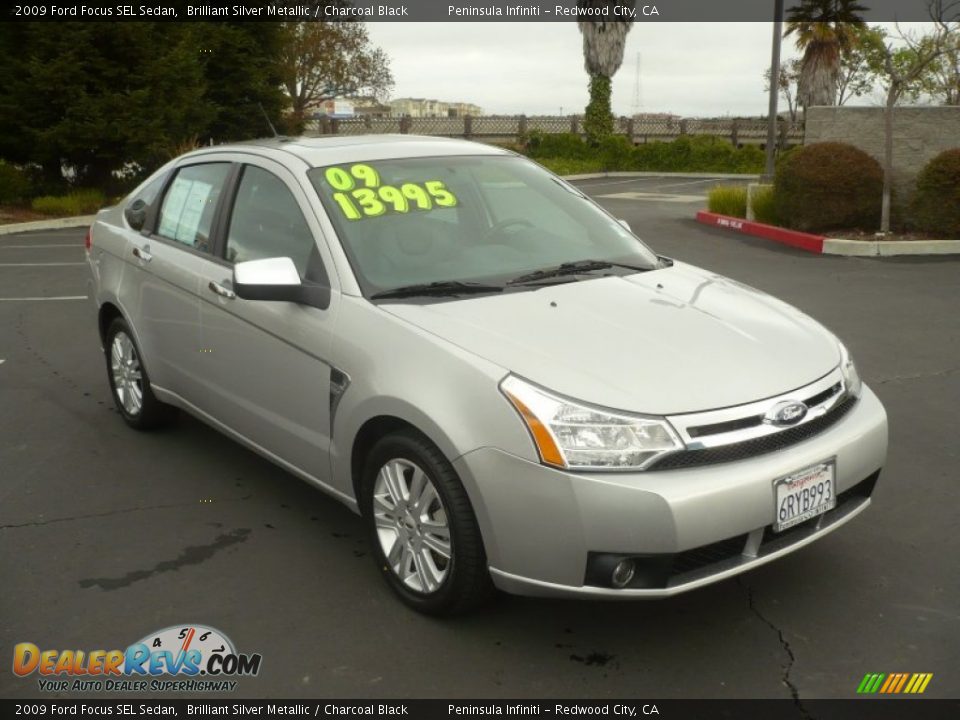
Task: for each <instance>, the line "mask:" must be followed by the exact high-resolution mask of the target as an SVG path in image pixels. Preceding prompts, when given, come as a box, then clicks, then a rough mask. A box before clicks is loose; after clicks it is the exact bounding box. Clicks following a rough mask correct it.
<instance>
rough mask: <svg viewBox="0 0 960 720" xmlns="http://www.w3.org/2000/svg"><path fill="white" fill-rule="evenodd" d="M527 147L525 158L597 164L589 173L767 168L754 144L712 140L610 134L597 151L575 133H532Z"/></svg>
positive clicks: (707, 138) (717, 138)
mask: <svg viewBox="0 0 960 720" xmlns="http://www.w3.org/2000/svg"><path fill="white" fill-rule="evenodd" d="M525 148H526V153H527V155H529V156H530V157H532V158H535V159H537V160H540V161H542V162H543V161H550V162H554V161H557V160H560V159H563V160H577V161H589V162H590V163H591V164H592V165H596V167H593V168H592V170H590V171H589V172H598V171H611V170H612V171H624V170H651V171H656V172H730V173H759V172H762V171H763V165H764V154H763V151H762V150H761V149H760V148H758V147H755V146H751V145H748V146H744V147H741V148H735V147H734V146H733V145H731V144H730V142H729V141H728V140H726V139H724V138H720V137H712V136H694V137H691V136H682V137H679V138H677V139H676V140H674V141H672V142H659V141H657V142H651V143H643V144H641V145H634V144H633V143H632V142H631V141H630V140H629V139H628V138H627V137H626V136H625V135H609V136H607V137H605V138H603V139H602V140H600V142H599V145H598V146H597V147H591V146H590V145H589V144H587V143H586V142H584V141H583V140H582V139H581V138H580V136H579V135H574V134H573V133H556V134H547V133H543V132H540V131H538V130H534V131H532V132H530V133H529V134H528V135H527V137H526V138H525ZM551 167H552V166H551ZM581 172H588V171H586V170H584V171H581Z"/></svg>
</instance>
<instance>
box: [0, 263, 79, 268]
mask: <svg viewBox="0 0 960 720" xmlns="http://www.w3.org/2000/svg"><path fill="white" fill-rule="evenodd" d="M64 265H86V263H82V262H78V263H0V267H63V266H64Z"/></svg>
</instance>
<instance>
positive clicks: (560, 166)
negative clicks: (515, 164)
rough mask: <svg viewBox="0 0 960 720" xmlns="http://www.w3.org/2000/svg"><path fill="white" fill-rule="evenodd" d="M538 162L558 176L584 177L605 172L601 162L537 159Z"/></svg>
mask: <svg viewBox="0 0 960 720" xmlns="http://www.w3.org/2000/svg"><path fill="white" fill-rule="evenodd" d="M537 162H538V163H540V164H541V165H543V166H544V167H545V168H547V169H548V170H550V171H551V172H553V173H556V174H557V175H582V174H585V173H597V172H603V166H602V164H601V163H600V161H599V160H596V159H594V160H569V159H567V158H537Z"/></svg>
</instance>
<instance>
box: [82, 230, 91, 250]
mask: <svg viewBox="0 0 960 720" xmlns="http://www.w3.org/2000/svg"><path fill="white" fill-rule="evenodd" d="M83 247H84V249H85V250H86V251H87V252H90V248H91V247H93V228H92V227H89V228H87V236H86V237H85V238H84V239H83Z"/></svg>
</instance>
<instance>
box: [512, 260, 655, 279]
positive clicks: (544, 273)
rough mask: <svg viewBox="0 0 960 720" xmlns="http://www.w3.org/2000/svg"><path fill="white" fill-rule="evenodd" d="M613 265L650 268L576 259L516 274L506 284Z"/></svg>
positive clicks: (600, 268)
mask: <svg viewBox="0 0 960 720" xmlns="http://www.w3.org/2000/svg"><path fill="white" fill-rule="evenodd" d="M613 267H619V268H627V269H628V270H636V271H637V272H646V271H647V270H650V268H648V267H640V266H639V265H630V264H628V263H620V262H612V261H610V260H577V261H576V262H565V263H560V264H559V265H557V266H556V267H552V268H544V269H543V270H534V271H533V272H530V273H526V274H524V275H518V276H517V277H515V278H513V279H512V280H510V281H509V282H507V285H522V284H524V283H529V282H536V281H537V280H546V279H547V278H555V277H564V276H565V275H579V274H580V273H588V272H593V271H594V270H608V269H610V268H613Z"/></svg>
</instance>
